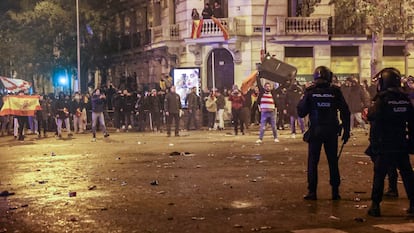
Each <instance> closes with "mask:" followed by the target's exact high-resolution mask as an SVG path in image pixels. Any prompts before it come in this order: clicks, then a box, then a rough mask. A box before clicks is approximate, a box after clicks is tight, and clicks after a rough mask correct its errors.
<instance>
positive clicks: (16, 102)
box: [0, 95, 42, 116]
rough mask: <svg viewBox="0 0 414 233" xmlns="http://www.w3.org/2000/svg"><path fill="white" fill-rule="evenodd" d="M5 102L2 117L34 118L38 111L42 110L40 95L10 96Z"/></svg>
mask: <svg viewBox="0 0 414 233" xmlns="http://www.w3.org/2000/svg"><path fill="white" fill-rule="evenodd" d="M3 101H4V105H3V107H2V108H1V111H0V116H6V115H14V116H34V115H35V112H36V111H38V110H42V108H41V107H40V103H39V96H38V95H8V96H5V97H3Z"/></svg>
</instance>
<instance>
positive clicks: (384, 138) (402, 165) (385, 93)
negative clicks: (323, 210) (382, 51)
mask: <svg viewBox="0 0 414 233" xmlns="http://www.w3.org/2000/svg"><path fill="white" fill-rule="evenodd" d="M375 79H378V87H377V90H378V93H377V95H376V96H375V97H374V104H373V106H372V107H370V108H369V110H368V120H369V121H370V124H371V129H370V137H369V141H370V145H369V147H368V149H367V150H366V153H367V154H368V155H370V156H371V159H372V161H373V162H374V180H373V184H372V193H371V199H372V204H371V207H370V209H369V210H368V214H369V215H371V216H374V217H379V216H381V211H380V203H381V201H382V195H383V191H384V178H385V175H386V174H387V170H388V169H389V167H390V166H396V167H397V168H398V169H399V170H400V174H401V177H402V180H403V182H404V187H405V191H406V192H407V197H408V199H409V200H410V207H409V209H408V210H407V213H408V214H414V173H413V169H412V167H411V163H410V158H409V153H413V147H414V107H413V106H412V105H411V103H410V100H409V98H408V97H407V95H406V93H404V92H403V91H402V89H401V74H400V72H399V71H398V70H397V69H395V68H385V69H383V70H382V71H381V72H380V73H379V74H378V75H377V76H376V77H375Z"/></svg>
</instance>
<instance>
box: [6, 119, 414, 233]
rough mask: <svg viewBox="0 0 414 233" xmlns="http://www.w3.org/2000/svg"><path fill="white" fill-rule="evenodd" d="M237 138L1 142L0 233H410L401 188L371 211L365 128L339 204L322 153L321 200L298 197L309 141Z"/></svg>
mask: <svg viewBox="0 0 414 233" xmlns="http://www.w3.org/2000/svg"><path fill="white" fill-rule="evenodd" d="M232 132H233V131H232V130H230V129H226V130H224V131H207V130H204V131H203V130H199V131H182V132H180V137H166V133H150V132H128V133H115V132H113V131H110V134H111V135H110V137H108V138H104V137H103V135H102V133H100V134H98V135H97V141H96V142H91V138H92V136H91V134H76V135H74V137H73V138H71V139H68V138H67V136H66V135H67V133H65V134H64V135H63V139H62V140H57V139H56V138H54V137H51V136H49V137H48V138H41V139H37V136H35V135H28V136H27V137H26V139H25V141H24V142H18V141H16V140H14V138H13V137H11V136H8V137H1V138H0V148H1V149H0V151H1V154H0V158H1V159H0V192H1V193H0V194H1V196H4V197H0V211H1V212H0V232H139V233H141V232H160V233H166V232H172V233H175V232H177V233H184V232H188V233H194V232H201V233H204V232H208V233H210V232H217V233H222V232H223V233H224V232H297V233H307V232H334V233H335V232H338V233H340V232H367V233H369V232H376V233H382V232H414V223H413V220H414V218H408V217H407V216H406V215H405V208H407V207H408V200H407V198H406V194H405V190H404V188H403V185H402V183H401V182H399V184H398V188H399V193H400V197H399V198H398V199H394V200H390V199H385V200H384V202H383V203H382V214H383V217H380V218H373V217H369V216H368V215H367V214H366V213H367V207H369V205H370V192H371V185H372V183H371V180H372V163H371V161H370V159H369V157H367V156H365V155H364V154H363V151H364V150H365V148H366V147H367V143H368V139H367V137H368V136H366V134H365V132H363V131H362V130H356V131H355V132H354V135H353V136H352V138H351V139H350V141H349V142H348V144H347V145H345V147H344V149H343V152H342V156H341V157H340V172H341V178H342V181H341V182H342V183H341V186H340V193H341V196H342V200H339V201H332V200H330V198H331V189H330V186H329V180H328V179H329V172H328V167H327V162H326V157H325V155H324V154H323V152H322V156H321V161H320V164H319V186H318V200H317V201H305V200H303V198H302V197H303V195H304V194H305V193H306V192H307V182H306V164H307V144H306V143H304V142H303V141H302V135H297V136H296V138H291V135H290V132H289V131H288V130H285V131H278V133H279V139H280V142H279V143H275V142H273V139H272V137H271V132H270V130H267V131H266V132H265V137H264V139H263V144H255V141H256V140H257V138H258V128H257V126H255V127H252V128H250V129H249V130H248V131H247V133H246V135H239V136H234V135H232ZM49 135H51V134H49ZM386 185H387V184H386ZM393 224H395V225H393ZM387 229H388V230H387Z"/></svg>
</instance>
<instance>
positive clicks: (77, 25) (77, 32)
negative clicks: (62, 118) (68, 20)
mask: <svg viewBox="0 0 414 233" xmlns="http://www.w3.org/2000/svg"><path fill="white" fill-rule="evenodd" d="M76 34H77V38H76V39H77V43H76V50H77V62H78V72H77V76H78V83H77V84H78V85H77V87H76V88H77V89H78V90H77V91H81V70H80V33H79V0H76Z"/></svg>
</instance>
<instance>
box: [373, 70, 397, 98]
mask: <svg viewBox="0 0 414 233" xmlns="http://www.w3.org/2000/svg"><path fill="white" fill-rule="evenodd" d="M372 81H378V85H377V91H378V92H380V91H385V90H387V89H388V88H391V87H401V73H400V71H399V70H397V69H396V68H393V67H388V68H384V69H382V70H381V71H380V72H379V73H378V75H376V76H375V77H374V79H373V80H372Z"/></svg>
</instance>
